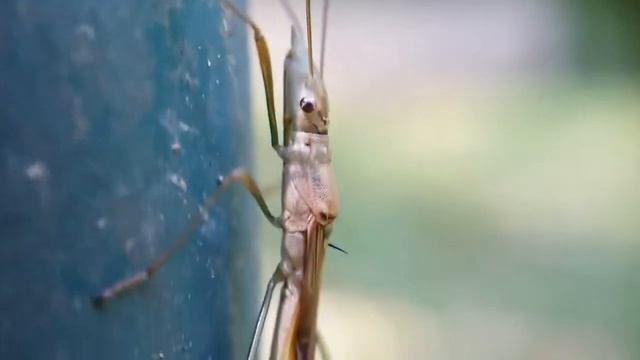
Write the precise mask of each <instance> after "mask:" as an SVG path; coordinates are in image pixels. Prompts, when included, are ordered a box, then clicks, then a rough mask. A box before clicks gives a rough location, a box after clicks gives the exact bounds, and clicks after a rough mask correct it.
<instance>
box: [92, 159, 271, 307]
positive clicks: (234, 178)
mask: <svg viewBox="0 0 640 360" xmlns="http://www.w3.org/2000/svg"><path fill="white" fill-rule="evenodd" d="M236 182H237V183H240V185H242V186H243V187H244V188H245V189H246V190H247V191H249V193H251V195H252V196H253V198H254V199H255V200H256V202H257V203H258V206H259V207H260V210H262V213H263V214H264V216H265V217H266V218H267V220H269V222H270V223H271V224H272V225H273V226H276V227H280V226H281V225H280V219H279V218H278V217H275V216H273V214H272V213H271V211H270V210H269V207H268V206H267V203H266V202H265V200H264V197H263V195H262V192H260V189H259V188H258V185H257V184H256V182H255V181H254V180H253V178H251V176H249V175H248V174H247V173H246V171H245V170H244V169H242V168H236V169H234V170H233V171H231V173H229V175H227V176H224V177H221V178H220V179H218V188H217V189H216V190H215V191H214V192H213V193H211V195H209V197H208V198H207V201H206V202H205V204H204V206H203V212H204V213H206V212H208V211H209V210H210V209H211V208H212V207H213V206H214V205H215V204H216V201H217V200H218V198H219V197H220V195H221V194H222V193H224V192H225V190H226V189H227V188H228V187H229V186H231V185H232V184H233V183H236ZM204 221H205V219H204V217H203V216H202V215H198V216H195V217H193V219H192V220H191V222H190V223H189V225H188V226H187V227H186V228H185V229H184V230H183V231H182V233H180V235H179V236H178V238H176V239H175V240H174V241H173V243H171V245H169V247H168V248H167V249H166V250H165V251H164V252H163V253H162V254H160V256H158V257H157V258H156V259H154V260H153V261H152V262H151V263H150V264H149V266H147V268H146V269H144V270H142V271H139V272H137V273H135V274H133V275H132V276H129V277H127V278H124V279H122V280H120V281H118V282H116V283H115V284H114V285H112V286H110V287H108V288H106V289H104V290H103V291H102V292H101V293H100V294H98V295H96V296H94V297H93V298H92V302H93V305H94V306H95V307H101V306H103V305H104V304H105V302H106V301H108V300H109V299H112V298H114V297H116V296H118V295H119V294H121V293H123V292H126V291H128V290H131V289H134V288H136V287H138V286H140V285H141V284H143V283H145V282H146V281H148V280H149V279H150V278H151V277H152V276H153V275H154V274H155V273H156V272H157V271H158V270H159V269H160V268H161V267H162V266H163V265H164V264H165V263H166V262H167V261H168V260H169V259H170V258H171V257H172V256H174V255H175V254H176V253H177V252H178V251H179V250H180V249H181V248H182V247H183V246H184V245H185V244H186V243H187V242H188V241H189V239H191V237H192V235H193V233H194V232H195V231H196V230H197V229H198V228H200V226H201V225H202V224H203V223H204Z"/></svg>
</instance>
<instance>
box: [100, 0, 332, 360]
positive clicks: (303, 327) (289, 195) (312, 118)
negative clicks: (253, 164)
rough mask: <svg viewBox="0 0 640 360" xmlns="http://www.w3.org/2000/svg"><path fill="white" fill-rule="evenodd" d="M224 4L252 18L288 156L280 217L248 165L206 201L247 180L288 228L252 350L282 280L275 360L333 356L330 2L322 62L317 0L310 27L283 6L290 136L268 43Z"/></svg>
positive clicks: (133, 280) (225, 0)
mask: <svg viewBox="0 0 640 360" xmlns="http://www.w3.org/2000/svg"><path fill="white" fill-rule="evenodd" d="M220 3H221V4H222V5H223V6H225V7H226V8H227V9H229V11H231V12H232V13H234V14H235V15H236V16H237V17H238V18H239V19H241V20H242V21H243V22H244V23H246V24H247V25H248V26H249V27H250V28H251V30H252V32H253V35H254V43H255V47H256V50H257V53H258V60H259V63H260V70H261V73H262V80H263V84H264V91H265V96H266V103H267V117H268V120H269V130H270V134H271V146H272V147H273V149H274V150H275V152H276V153H277V154H278V156H279V157H280V158H281V159H282V162H283V170H282V195H281V196H282V199H281V201H282V214H281V215H280V216H277V217H276V216H274V215H273V214H272V212H271V211H270V209H269V207H268V206H267V204H266V202H265V200H264V197H263V195H262V192H261V191H260V189H259V188H258V186H257V185H256V182H255V181H254V180H253V179H252V178H251V176H249V175H248V174H247V173H246V172H245V171H244V170H242V169H241V168H238V169H235V170H233V171H232V172H231V173H230V174H229V175H227V176H225V177H221V178H220V179H218V188H217V190H216V191H215V192H213V193H212V194H211V195H210V196H209V198H208V199H207V201H206V203H205V205H204V207H205V209H207V210H208V209H210V208H212V207H213V206H214V205H215V203H216V201H217V199H218V198H219V196H220V195H221V194H222V193H224V191H225V190H226V189H227V188H228V187H229V186H230V185H232V184H234V183H239V184H240V185H242V186H243V187H244V188H245V189H246V190H247V191H249V193H250V194H251V195H252V196H253V198H254V199H255V200H256V202H257V204H258V206H259V207H260V209H261V211H262V213H263V214H264V216H265V217H266V218H267V220H268V221H269V222H270V223H271V224H272V225H273V226H275V227H277V228H279V229H281V230H282V243H281V260H280V263H279V264H278V265H277V266H276V269H275V270H274V272H273V274H272V276H271V278H270V280H269V282H268V284H267V289H266V291H265V294H264V298H263V301H262V305H261V307H260V312H259V315H258V319H257V321H256V324H255V327H254V330H253V337H252V341H251V346H250V348H249V352H248V355H247V358H248V359H254V358H255V356H256V353H257V349H258V343H259V340H260V337H261V334H262V330H263V328H264V324H265V320H266V316H267V312H268V310H269V305H270V303H271V298H272V296H273V291H274V289H275V286H276V285H278V284H280V283H283V285H282V290H281V295H280V304H279V307H278V314H277V318H276V329H275V332H274V338H273V340H272V345H271V356H270V358H271V359H272V360H274V359H287V360H289V359H291V360H313V359H314V358H315V352H316V347H317V346H318V345H320V350H321V352H322V353H323V354H324V355H325V356H324V357H326V348H325V346H324V344H323V343H322V342H321V341H319V340H320V339H319V337H318V333H317V315H318V300H319V293H320V281H321V272H322V265H323V263H324V256H325V252H326V249H327V247H334V248H336V249H338V250H340V251H343V252H344V250H342V249H340V248H338V247H336V246H334V245H332V244H330V243H329V236H330V234H331V230H332V225H333V221H334V220H335V218H336V216H337V214H338V197H337V191H336V185H335V179H334V174H333V170H332V167H331V153H330V151H329V136H328V125H329V118H328V112H329V106H328V98H327V91H326V89H325V86H324V81H323V75H324V52H325V51H324V49H325V39H326V25H327V13H328V0H325V1H324V6H323V21H322V41H321V53H320V66H319V67H316V66H315V64H314V61H313V42H312V31H311V0H306V3H305V5H306V44H305V42H304V37H305V33H304V32H303V28H302V26H301V25H300V22H299V21H298V20H297V18H296V16H295V13H294V11H293V9H292V8H291V6H290V4H289V3H288V2H287V0H282V4H283V5H284V8H285V10H286V12H287V13H288V15H289V17H290V18H291V21H292V22H293V26H292V32H291V49H290V50H289V53H288V54H287V57H286V59H285V63H284V111H283V138H284V139H283V142H282V144H281V143H280V141H279V139H278V135H279V134H278V126H277V119H276V114H275V107H274V91H273V78H272V76H273V75H272V70H271V60H270V55H269V50H268V46H267V43H266V40H265V38H264V36H263V35H262V32H261V31H260V29H259V28H258V26H257V25H256V24H255V22H254V21H253V20H252V19H251V18H250V17H249V16H247V15H246V14H245V13H243V12H242V11H240V10H239V9H238V8H237V7H236V6H235V5H234V4H233V3H231V2H230V1H229V0H220ZM203 221H204V219H203V218H202V217H196V218H194V219H193V220H192V221H191V223H190V224H189V225H188V227H187V228H186V229H185V230H184V231H183V232H182V234H181V235H180V236H179V237H178V238H177V239H176V240H175V241H174V243H172V244H171V245H170V246H169V248H168V249H167V250H166V251H165V252H163V253H162V254H161V255H160V256H159V257H158V258H157V259H155V260H154V261H153V262H151V264H150V265H149V266H148V267H147V268H146V269H145V270H143V271H140V272H138V273H136V274H134V275H133V276H130V277H128V278H125V279H123V280H121V281H119V282H117V283H115V284H114V285H112V286H111V287H109V288H106V289H105V290H103V291H102V292H101V293H100V294H99V295H97V296H96V297H94V299H93V302H94V305H96V306H98V307H100V306H103V305H104V304H105V302H106V301H108V300H109V299H111V298H113V297H115V296H117V295H119V294H121V293H123V292H125V291H128V290H130V289H132V288H135V287H137V286H139V285H140V284H142V283H144V282H146V281H148V280H149V279H150V278H151V277H152V276H153V275H154V274H155V273H156V272H157V271H158V270H159V269H160V268H161V267H162V266H163V265H164V264H165V263H166V262H167V261H168V260H169V259H170V258H171V257H172V256H173V255H174V254H175V253H176V252H177V251H178V250H179V249H180V248H181V247H182V246H184V245H185V244H186V243H187V242H188V241H189V238H190V237H191V235H192V234H193V232H194V231H195V230H196V229H198V228H199V227H200V226H201V225H202V223H203Z"/></svg>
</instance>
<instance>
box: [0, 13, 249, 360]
mask: <svg viewBox="0 0 640 360" xmlns="http://www.w3.org/2000/svg"><path fill="white" fill-rule="evenodd" d="M232 20H233V19H232V18H229V19H225V14H224V12H222V11H221V9H220V7H219V4H218V2H217V1H198V0H181V1H180V0H165V1H158V0H153V1H152V0H143V1H130V0H114V1H99V0H86V1H80V0H49V1H35V0H11V1H4V2H2V4H0V171H1V178H2V180H1V181H0V339H2V341H1V343H0V358H2V359H21V358H23V359H24V358H30V359H162V358H167V359H208V358H210V359H226V358H232V357H233V358H236V357H238V356H239V354H240V353H242V352H244V351H245V349H244V347H245V346H247V344H248V340H249V335H250V328H251V325H252V324H251V323H252V321H253V315H255V309H256V301H255V299H256V293H255V291H254V287H256V284H255V283H253V282H252V281H251V279H255V271H256V268H257V267H256V266H255V261H254V260H255V254H254V250H253V248H252V247H251V245H250V244H251V243H252V241H253V238H254V236H253V235H254V227H252V226H251V225H250V224H252V223H253V222H254V220H255V217H254V216H253V215H251V214H252V213H255V212H254V211H252V210H253V209H252V204H251V202H250V199H249V197H248V196H245V195H243V194H242V193H241V192H238V191H236V192H231V193H230V194H227V195H225V196H224V197H223V200H222V202H221V204H220V206H218V207H217V208H215V209H214V210H213V211H212V212H211V213H210V214H208V221H207V223H206V224H205V225H204V226H203V227H202V229H201V231H200V232H199V233H198V234H197V235H196V236H195V238H194V239H193V241H192V243H190V245H189V246H187V247H186V248H185V249H184V250H183V251H182V252H181V253H180V254H179V255H178V256H177V257H176V258H175V259H173V260H172V261H171V262H170V263H169V264H168V265H167V267H166V268H165V269H163V270H162V271H160V273H159V274H158V276H157V277H156V278H155V279H154V280H153V281H151V283H149V284H147V285H145V286H144V287H143V288H141V289H139V291H136V292H134V293H132V294H130V295H129V296H125V297H123V298H120V299H117V300H116V301H114V302H112V303H110V304H109V306H108V307H107V309H106V310H105V311H102V312H99V311H96V310H94V309H93V308H92V307H91V304H90V302H89V297H90V296H91V295H92V294H94V293H95V292H97V291H98V290H99V289H100V288H101V287H102V286H105V285H108V284H110V283H112V282H113V281H114V280H116V279H118V278H120V277H122V276H124V275H127V274H130V273H132V272H133V271H135V270H138V269H140V268H142V267H143V266H145V265H146V264H147V262H148V261H149V260H150V259H151V258H152V257H153V256H154V255H156V254H158V253H159V252H160V251H161V250H162V249H163V248H164V246H166V245H167V244H168V243H169V242H170V241H171V240H172V239H173V237H174V236H175V235H177V234H178V232H179V231H180V230H181V229H182V227H183V226H184V225H185V224H186V223H187V221H188V220H189V218H190V217H191V216H195V215H196V214H198V212H199V209H198V204H200V203H201V202H202V200H203V199H204V198H205V196H206V195H207V193H208V192H209V191H211V189H212V188H213V187H214V186H215V179H216V177H217V176H218V175H221V174H224V173H225V172H227V171H229V170H230V169H231V168H233V167H235V166H239V165H243V166H250V165H251V149H250V146H249V145H250V141H251V132H250V128H249V124H250V121H249V117H248V115H249V112H248V107H247V106H246V103H248V99H246V98H247V94H248V78H247V75H246V74H247V60H246V32H245V29H244V27H243V26H242V25H241V24H238V23H237V22H236V21H232ZM244 210H248V211H244Z"/></svg>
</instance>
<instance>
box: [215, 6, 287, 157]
mask: <svg viewBox="0 0 640 360" xmlns="http://www.w3.org/2000/svg"><path fill="white" fill-rule="evenodd" d="M220 2H221V3H222V4H223V5H224V6H225V7H227V8H228V9H229V10H231V12H233V13H234V14H235V15H236V16H237V17H238V18H240V20H242V21H243V22H245V23H246V24H247V25H249V27H251V29H252V30H253V40H254V43H255V45H256V51H257V52H258V61H259V62H260V72H261V73H262V82H263V84H264V92H265V97H266V101H267V116H268V117H269V131H270V132H271V146H272V147H273V148H274V149H276V150H278V148H279V147H280V142H279V140H278V121H277V119H276V109H275V105H274V95H273V71H272V70H271V57H270V55H269V47H268V46H267V40H266V39H265V38H264V36H263V35H262V31H260V28H259V27H258V25H256V23H255V22H254V21H253V20H251V18H250V17H249V16H248V15H247V14H245V13H244V12H242V11H241V10H240V9H238V7H236V6H235V5H234V4H233V3H232V2H231V1H228V0H220Z"/></svg>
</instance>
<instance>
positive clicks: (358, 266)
mask: <svg viewBox="0 0 640 360" xmlns="http://www.w3.org/2000/svg"><path fill="white" fill-rule="evenodd" d="M301 3H302V2H297V4H296V5H297V6H298V10H299V12H300V14H302V6H301ZM639 4H640V3H638V2H634V1H616V2H603V1H599V2H598V1H588V0H573V1H564V2H558V1H551V0H535V1H534V0H482V1H477V0H450V1H425V0H415V1H409V0H405V1H382V0H377V1H376V0H359V1H356V0H352V1H346V0H342V1H333V4H332V8H331V13H330V20H329V24H330V26H329V37H328V43H327V51H328V52H327V64H326V81H327V86H328V89H329V92H330V97H331V98H330V100H331V106H332V108H331V121H332V127H331V138H332V146H333V152H334V159H333V163H334V164H335V169H336V172H337V178H338V186H339V190H340V199H341V214H340V217H339V219H338V221H337V224H336V227H335V231H334V234H333V241H334V242H335V243H336V244H338V245H340V246H341V247H343V248H345V249H347V250H348V251H349V253H350V254H349V255H346V256H345V255H342V254H340V253H338V252H335V251H334V252H330V253H329V256H328V258H327V260H326V264H325V273H324V274H325V275H324V288H323V294H322V302H321V309H320V331H321V333H322V334H323V336H324V338H325V339H326V341H327V342H328V343H329V346H330V348H331V352H332V355H333V357H334V358H335V359H408V358H413V359H479V360H481V359H583V360H584V359H586V360H588V359H594V360H595V359H637V358H640V342H638V339H640V284H639V282H640V279H638V272H639V271H640V252H639V251H638V250H640V249H639V242H638V235H639V234H640V224H639V222H638V214H639V211H640V190H639V188H638V183H639V181H640V137H639V136H640V41H638V36H639V35H640V22H639V21H638V17H637V14H638V13H640V5H639ZM315 6H316V14H320V7H321V5H320V3H319V2H316V4H315ZM249 10H250V13H251V14H252V16H253V17H254V19H255V20H256V22H257V23H258V24H260V25H261V27H262V29H263V32H264V33H265V35H266V36H267V39H268V40H269V44H270V46H271V50H272V56H273V62H274V67H275V79H277V80H276V84H277V88H276V96H277V104H278V105H277V107H278V110H279V109H280V107H281V105H280V104H281V101H282V98H281V94H282V90H281V78H282V77H281V76H282V68H281V64H282V59H283V58H284V55H285V53H286V50H287V48H288V43H289V37H290V35H289V34H290V30H289V26H290V25H289V24H290V22H289V19H288V18H287V17H286V15H285V14H284V12H283V11H282V9H281V7H280V6H278V4H277V1H262V0H261V1H253V2H251V4H250V9H249ZM315 20H316V21H317V23H316V24H317V25H318V24H319V20H320V19H319V16H318V17H316V19H315ZM318 28H319V27H318ZM316 34H317V35H319V31H318V32H317V33H316ZM318 39H319V36H318ZM251 54H252V56H254V57H253V62H252V65H253V66H252V67H251V69H252V78H253V84H254V86H253V89H254V90H253V114H254V118H255V128H256V131H255V142H256V150H257V155H256V159H255V160H256V171H257V176H258V179H260V182H261V183H262V184H263V185H265V186H269V185H272V184H277V183H278V182H279V172H280V169H281V164H280V162H279V160H278V158H277V157H276V155H275V154H274V153H273V152H272V151H271V149H270V147H269V145H268V144H269V140H268V126H267V120H266V112H265V105H264V101H263V91H262V84H261V82H260V75H259V71H258V66H257V62H256V59H255V55H254V51H253V48H251ZM270 202H271V203H272V204H273V206H274V207H276V208H278V207H279V200H278V194H277V193H275V194H273V195H272V196H271V198H270ZM261 221H262V220H261ZM262 224H263V225H262V226H263V231H262V232H261V236H260V239H259V240H258V243H259V246H260V249H261V254H263V255H262V259H261V261H262V262H261V267H262V269H263V271H262V279H263V282H262V284H266V280H267V276H268V274H270V273H271V271H272V269H273V267H274V266H275V264H276V263H277V261H278V257H279V239H280V238H279V234H278V232H277V231H275V230H274V229H272V228H270V227H269V226H268V225H267V223H266V221H262ZM263 288H264V285H263V286H262V288H261V289H263ZM269 326H271V325H269ZM264 342H265V343H269V341H264Z"/></svg>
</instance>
